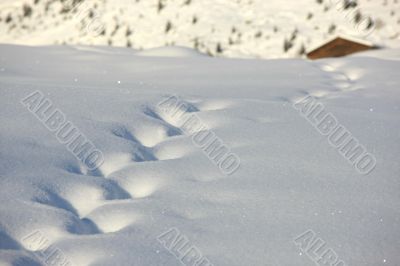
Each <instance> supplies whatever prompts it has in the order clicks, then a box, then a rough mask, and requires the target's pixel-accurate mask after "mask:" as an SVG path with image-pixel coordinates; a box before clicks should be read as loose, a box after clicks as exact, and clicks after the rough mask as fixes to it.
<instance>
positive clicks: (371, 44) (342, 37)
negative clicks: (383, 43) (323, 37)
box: [307, 34, 374, 54]
mask: <svg viewBox="0 0 400 266" xmlns="http://www.w3.org/2000/svg"><path fill="white" fill-rule="evenodd" d="M336 39H343V40H346V41H350V42H354V43H359V44H362V45H365V46H369V47H371V48H372V47H374V44H373V43H372V42H370V41H367V40H363V39H360V38H356V37H353V36H348V35H343V34H340V35H337V36H335V37H332V38H330V39H328V40H327V41H325V42H324V43H322V44H321V43H320V44H318V46H315V47H312V49H310V50H309V51H308V52H307V54H309V53H312V52H314V51H316V50H318V49H320V48H322V47H324V46H325V45H327V44H329V43H331V42H333V41H335V40H336Z"/></svg>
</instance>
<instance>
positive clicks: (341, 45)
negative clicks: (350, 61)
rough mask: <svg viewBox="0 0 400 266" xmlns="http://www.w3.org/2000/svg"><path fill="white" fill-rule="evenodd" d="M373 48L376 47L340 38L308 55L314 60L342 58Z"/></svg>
mask: <svg viewBox="0 0 400 266" xmlns="http://www.w3.org/2000/svg"><path fill="white" fill-rule="evenodd" d="M373 48H374V46H373V45H372V44H370V43H368V42H366V41H363V40H356V39H350V38H346V37H340V36H339V37H336V38H334V39H332V40H330V41H328V42H327V43H325V44H323V45H322V46H320V47H318V48H316V49H314V50H312V51H311V52H309V53H308V54H307V57H308V58H309V59H312V60H315V59H320V58H326V57H340V56H346V55H349V54H353V53H357V52H361V51H366V50H370V49H373Z"/></svg>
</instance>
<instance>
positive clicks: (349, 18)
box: [0, 0, 400, 58]
mask: <svg viewBox="0 0 400 266" xmlns="http://www.w3.org/2000/svg"><path fill="white" fill-rule="evenodd" d="M399 11H400V3H399V1H397V0H358V1H356V0H285V1H282V0H268V1H266V0H87V1H81V0H65V1H55V0H12V1H10V0H0V42H1V43H16V44H24V45H48V44H64V43H65V44H84V45H91V44H96V45H112V46H122V47H133V48H136V49H149V48H155V47H160V46H169V45H179V46H186V47H191V48H195V49H197V50H199V51H201V52H203V53H209V54H211V55H219V56H225V57H262V58H276V57H298V56H300V55H302V54H303V53H304V52H305V51H307V50H310V49H311V48H312V47H315V46H316V45H320V44H321V42H325V41H326V40H327V39H330V38H331V37H333V36H335V35H337V34H346V35H352V36H355V37H361V38H366V39H368V40H370V41H372V42H373V43H374V44H377V45H382V46H389V47H399V46H400V45H399V40H400V12H399Z"/></svg>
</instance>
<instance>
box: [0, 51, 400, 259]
mask: <svg viewBox="0 0 400 266" xmlns="http://www.w3.org/2000/svg"><path fill="white" fill-rule="evenodd" d="M399 60H400V50H396V49H394V50H381V51H374V52H368V53H362V54H358V55H356V56H351V57H347V58H341V59H327V60H319V61H306V60H298V59H286V60H269V61H262V60H241V59H223V58H210V57H207V56H204V55H201V54H199V53H197V52H194V51H191V50H190V49H185V48H163V49H156V50H150V51H146V52H138V51H135V50H133V49H125V48H102V47H97V48H93V47H87V46H75V47H70V46H64V47H54V46H49V47H26V46H15V45H0V90H1V91H0V94H1V97H0V99H1V100H0V101H1V102H0V104H1V113H0V124H1V128H0V182H1V184H0V202H1V204H0V265H2V266H3V265H7V266H9V265H13V266H25V265H27V266H37V265H43V266H44V265H77V266H89V265H90V266H95V265H96V266H99V265H118V266H124V265H138V266H145V265H146V266H147V265H169V266H172V265H198V266H207V265H215V266H217V265H220V266H233V265H235V266H236V265H237V266H244V265H284V266H301V265H304V266H306V265H307V266H308V265H336V266H344V265H349V266H350V265H353V266H359V265H361V266H364V265H366V266H378V265H388V266H389V265H390V266H398V265H400V253H399V250H400V230H399V220H400V211H399V210H400V192H399V191H400V180H399V177H400V175H399V174H400V162H399V158H400V135H399V129H400V116H399V113H400V110H399V108H400V91H399V89H400V78H399V73H398V70H399V68H400V61H399ZM315 110H317V111H318V112H319V114H318V112H317V111H315ZM326 117H328V118H329V119H328V118H326ZM182 121H184V122H182ZM188 121H195V122H194V123H192V124H190V125H189V124H188V123H189V122H188ZM339 126H341V128H342V129H344V130H346V132H347V133H348V134H347V135H346V136H347V139H346V141H348V140H352V141H353V142H354V143H356V144H357V145H358V146H353V147H350V148H352V149H353V150H351V149H348V150H346V149H347V148H344V146H343V145H342V146H340V145H339V142H340V140H338V139H336V140H335V142H334V143H333V139H334V135H333V133H332V132H333V128H334V127H337V128H339ZM67 128H69V129H71V130H69V131H67ZM69 134H70V135H69ZM346 136H345V137H346ZM79 140H82V142H81V143H78V142H79ZM74 141H75V142H74ZM85 143H86V144H85ZM210 143H211V144H210ZM343 143H344V142H343ZM359 148H360V149H362V152H363V153H362V154H361V153H358V151H359ZM341 149H343V150H341ZM360 154H361V155H360ZM357 156H358V157H357ZM363 156H364V157H363ZM356 157H357V158H356Z"/></svg>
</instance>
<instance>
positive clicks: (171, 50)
mask: <svg viewBox="0 0 400 266" xmlns="http://www.w3.org/2000/svg"><path fill="white" fill-rule="evenodd" d="M136 55H140V56H152V57H203V56H206V55H205V54H203V53H200V52H198V51H196V50H194V49H191V48H187V47H181V46H168V47H158V48H153V49H147V50H143V51H140V52H136Z"/></svg>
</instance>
